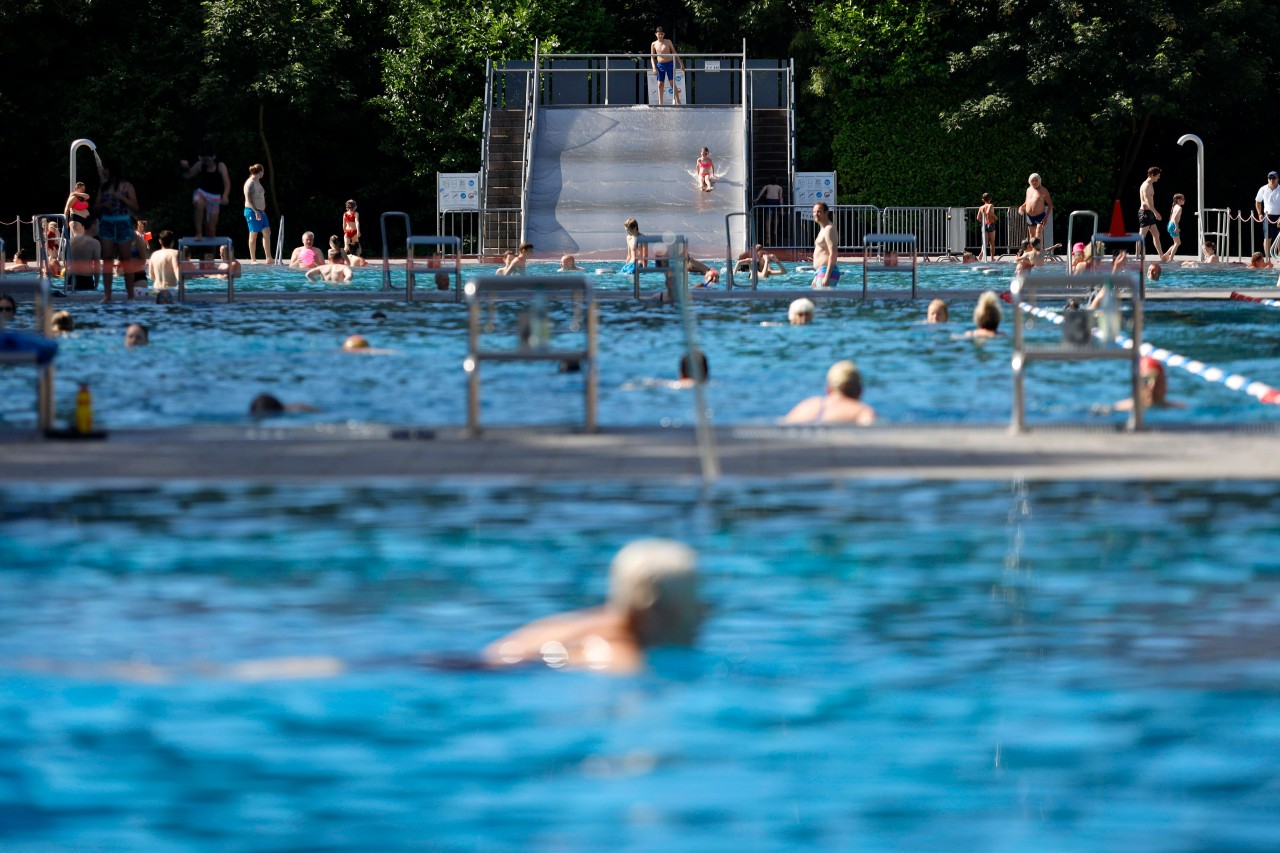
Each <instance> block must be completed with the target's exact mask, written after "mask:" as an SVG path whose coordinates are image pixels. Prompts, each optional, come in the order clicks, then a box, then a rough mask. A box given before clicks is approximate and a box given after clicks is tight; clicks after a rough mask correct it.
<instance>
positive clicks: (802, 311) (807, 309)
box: [787, 297, 816, 326]
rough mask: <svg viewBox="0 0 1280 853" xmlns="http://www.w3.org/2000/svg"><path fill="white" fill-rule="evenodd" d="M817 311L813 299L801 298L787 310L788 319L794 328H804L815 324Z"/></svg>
mask: <svg viewBox="0 0 1280 853" xmlns="http://www.w3.org/2000/svg"><path fill="white" fill-rule="evenodd" d="M815 310H816V308H815V306H814V304H813V300H812V299H805V298H804V297H801V298H799V299H797V300H796V301H794V302H792V303H791V305H790V306H789V307H788V308H787V319H788V320H789V321H790V322H791V325H793V326H804V325H808V324H809V323H812V322H813V315H814V311H815Z"/></svg>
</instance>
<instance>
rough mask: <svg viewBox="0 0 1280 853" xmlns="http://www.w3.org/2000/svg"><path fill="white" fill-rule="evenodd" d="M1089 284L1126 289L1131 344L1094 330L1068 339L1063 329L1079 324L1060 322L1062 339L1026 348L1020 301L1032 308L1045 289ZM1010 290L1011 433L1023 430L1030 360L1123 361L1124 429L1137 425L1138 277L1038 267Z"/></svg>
mask: <svg viewBox="0 0 1280 853" xmlns="http://www.w3.org/2000/svg"><path fill="white" fill-rule="evenodd" d="M1132 236H1137V235H1132ZM1112 239H1117V238H1112ZM1090 286H1099V287H1102V286H1107V287H1111V288H1113V289H1115V290H1119V289H1120V288H1121V287H1125V288H1128V290H1129V297H1130V300H1129V301H1130V305H1131V310H1132V318H1133V334H1132V336H1131V337H1132V339H1133V344H1132V347H1122V346H1119V345H1117V344H1116V342H1115V341H1114V340H1110V341H1108V340H1101V339H1100V336H1099V335H1092V334H1090V333H1089V332H1083V337H1082V338H1081V339H1073V340H1068V339H1067V337H1066V333H1069V332H1071V331H1075V332H1076V333H1077V334H1080V333H1081V332H1080V329H1079V328H1075V329H1071V328H1069V327H1067V324H1066V323H1063V324H1062V325H1063V326H1064V337H1063V340H1062V342H1060V343H1055V344H1053V345H1051V346H1044V347H1030V346H1028V345H1027V342H1026V329H1027V320H1026V313H1027V312H1026V311H1025V310H1024V309H1023V307H1022V306H1023V303H1027V304H1029V305H1030V306H1032V307H1033V308H1034V307H1036V304H1037V301H1038V299H1039V297H1040V296H1041V295H1043V294H1044V293H1045V292H1046V291H1056V292H1059V293H1060V294H1061V293H1068V292H1074V291H1080V290H1082V289H1084V290H1087V289H1088V288H1089V287H1090ZM1010 293H1011V294H1012V296H1013V304H1014V306H1015V311H1014V318H1013V357H1012V359H1011V368H1012V371H1013V412H1012V417H1011V421H1010V425H1009V431H1010V432H1012V433H1015V434H1017V433H1022V432H1025V431H1026V429H1027V423H1026V384H1025V374H1026V367H1027V365H1028V364H1030V363H1031V362H1034V361H1092V360H1113V361H1114V360H1118V361H1128V362H1129V368H1130V372H1129V384H1130V393H1131V394H1132V396H1133V409H1132V410H1131V411H1130V413H1129V420H1128V422H1127V424H1126V429H1128V430H1129V431H1131V432H1132V431H1136V430H1140V429H1142V416H1143V408H1144V407H1143V401H1142V395H1141V393H1140V389H1141V384H1142V380H1141V375H1140V372H1139V361H1140V360H1141V357H1142V356H1141V352H1140V348H1141V346H1142V320H1143V315H1142V306H1143V299H1142V289H1141V287H1140V281H1139V279H1138V278H1137V277H1136V276H1134V274H1133V273H1118V274H1116V275H1112V274H1111V273H1098V272H1088V273H1080V274H1078V275H1073V276H1072V275H1066V274H1065V273H1046V272H1045V271H1044V270H1033V271H1032V272H1031V273H1029V274H1026V275H1020V276H1017V277H1016V278H1014V280H1013V284H1012V285H1010ZM1116 298H1117V300H1118V299H1119V298H1120V297H1119V295H1118V294H1117V296H1116ZM1092 313H1093V312H1088V313H1087V314H1086V316H1092ZM1117 331H1118V330H1117Z"/></svg>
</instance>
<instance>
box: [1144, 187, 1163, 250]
mask: <svg viewBox="0 0 1280 853" xmlns="http://www.w3.org/2000/svg"><path fill="white" fill-rule="evenodd" d="M1158 180H1160V167H1159V166H1152V167H1151V168H1150V169H1147V179H1146V180H1145V181H1143V182H1142V186H1140V187H1138V235H1139V236H1140V237H1142V238H1143V240H1145V239H1146V235H1147V234H1150V235H1151V242H1153V243H1155V245H1156V254H1157V255H1159V256H1160V257H1164V249H1163V248H1162V247H1161V245H1160V228H1159V226H1157V225H1156V223H1157V222H1159V221H1160V211H1158V210H1156V181H1158Z"/></svg>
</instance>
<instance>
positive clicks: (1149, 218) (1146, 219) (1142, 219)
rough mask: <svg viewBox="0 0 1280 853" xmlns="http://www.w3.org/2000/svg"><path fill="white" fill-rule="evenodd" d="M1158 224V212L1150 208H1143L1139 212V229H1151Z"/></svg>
mask: <svg viewBox="0 0 1280 853" xmlns="http://www.w3.org/2000/svg"><path fill="white" fill-rule="evenodd" d="M1155 224H1156V212H1155V211H1154V210H1151V209H1150V208H1146V207H1144V208H1142V209H1141V210H1139V211H1138V227H1139V228H1149V227H1151V226H1152V225H1155Z"/></svg>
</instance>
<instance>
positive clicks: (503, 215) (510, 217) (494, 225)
mask: <svg viewBox="0 0 1280 853" xmlns="http://www.w3.org/2000/svg"><path fill="white" fill-rule="evenodd" d="M523 221H524V214H523V213H522V211H521V210H520V208H518V207H491V208H487V209H486V210H485V211H484V215H483V227H482V228H481V229H480V254H481V255H497V254H500V253H502V252H503V251H507V250H511V251H514V250H515V249H516V248H517V245H516V244H518V243H519V242H520V241H519V240H518V239H517V238H518V237H519V235H520V233H521V231H522V228H523V225H522V223H523Z"/></svg>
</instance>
